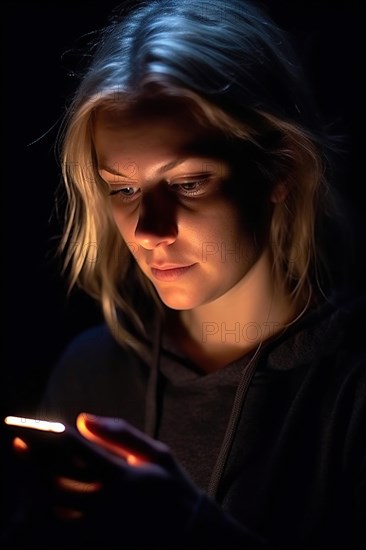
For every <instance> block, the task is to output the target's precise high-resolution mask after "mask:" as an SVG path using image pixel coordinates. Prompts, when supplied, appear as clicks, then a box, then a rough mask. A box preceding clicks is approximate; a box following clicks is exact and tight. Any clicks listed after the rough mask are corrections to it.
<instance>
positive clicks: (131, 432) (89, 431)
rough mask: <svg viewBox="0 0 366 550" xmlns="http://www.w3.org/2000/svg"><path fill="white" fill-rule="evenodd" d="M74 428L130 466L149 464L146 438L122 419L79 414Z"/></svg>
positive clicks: (148, 446)
mask: <svg viewBox="0 0 366 550" xmlns="http://www.w3.org/2000/svg"><path fill="white" fill-rule="evenodd" d="M76 427H77V429H78V431H79V432H80V434H81V435H82V436H83V437H85V439H87V440H88V441H91V442H92V443H95V444H97V445H98V446H99V447H101V448H103V449H104V450H106V451H108V452H110V453H112V454H113V455H117V456H118V457H119V458H123V459H124V460H125V461H126V462H127V463H128V464H130V465H131V466H141V465H143V464H145V463H146V462H149V458H148V457H149V455H150V454H151V452H149V451H151V447H150V444H148V445H146V443H147V442H146V436H145V435H144V434H143V433H142V432H139V430H136V428H133V427H132V426H131V425H130V424H128V423H127V422H126V421H124V420H122V419H119V418H111V417H106V416H96V415H91V414H88V413H80V414H79V415H78V416H77V419H76ZM149 439H150V438H149Z"/></svg>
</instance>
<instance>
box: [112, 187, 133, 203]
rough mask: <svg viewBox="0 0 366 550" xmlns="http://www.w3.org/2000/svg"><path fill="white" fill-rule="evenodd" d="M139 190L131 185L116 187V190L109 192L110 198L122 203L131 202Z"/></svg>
mask: <svg viewBox="0 0 366 550" xmlns="http://www.w3.org/2000/svg"><path fill="white" fill-rule="evenodd" d="M139 192H140V188H139V187H135V186H133V185H126V186H125V187H118V189H112V190H111V191H110V192H109V196H110V197H116V198H117V199H119V200H121V201H123V202H131V201H132V200H134V199H135V198H136V196H138V195H139V194H140V193H139Z"/></svg>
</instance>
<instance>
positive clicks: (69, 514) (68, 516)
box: [53, 506, 85, 520]
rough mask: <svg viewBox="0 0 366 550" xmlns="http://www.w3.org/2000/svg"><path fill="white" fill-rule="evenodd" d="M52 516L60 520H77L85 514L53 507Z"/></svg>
mask: <svg viewBox="0 0 366 550" xmlns="http://www.w3.org/2000/svg"><path fill="white" fill-rule="evenodd" d="M53 515H54V516H55V517H56V518H57V519H61V520H78V519H82V518H84V517H85V513H84V512H82V511H81V510H77V509H75V508H66V507H64V506H54V508H53Z"/></svg>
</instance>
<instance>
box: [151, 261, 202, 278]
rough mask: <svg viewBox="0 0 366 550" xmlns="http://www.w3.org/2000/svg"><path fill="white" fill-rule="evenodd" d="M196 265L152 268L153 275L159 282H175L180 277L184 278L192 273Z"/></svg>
mask: <svg viewBox="0 0 366 550" xmlns="http://www.w3.org/2000/svg"><path fill="white" fill-rule="evenodd" d="M195 265H197V264H191V265H183V266H179V265H175V266H171V265H168V264H166V265H162V266H159V267H153V266H151V267H150V269H151V273H152V275H153V277H154V278H155V279H158V280H159V281H175V280H176V279H178V278H179V277H182V276H183V275H185V274H186V273H188V271H190V270H191V269H192V268H193V267H194V266H195Z"/></svg>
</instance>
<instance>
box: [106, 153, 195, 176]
mask: <svg viewBox="0 0 366 550" xmlns="http://www.w3.org/2000/svg"><path fill="white" fill-rule="evenodd" d="M187 158H188V157H183V158H178V159H175V160H172V161H170V162H167V163H166V164H164V165H163V166H160V168H159V169H158V170H157V172H156V174H157V175H159V176H160V174H163V173H164V172H167V171H168V170H171V169H172V168H175V167H176V166H179V165H180V164H183V162H185V161H186V160H187ZM98 170H104V171H105V172H109V173H110V174H113V175H114V176H120V177H121V178H129V177H131V176H130V175H127V174H123V173H122V172H119V171H118V170H116V169H115V168H112V166H107V165H106V164H103V165H100V166H98Z"/></svg>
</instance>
